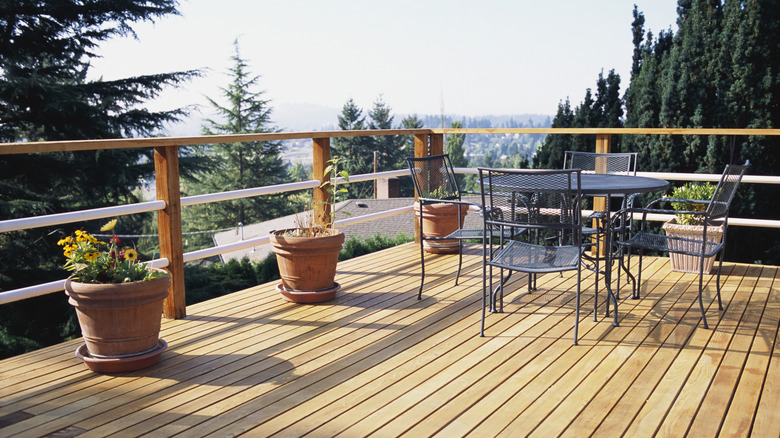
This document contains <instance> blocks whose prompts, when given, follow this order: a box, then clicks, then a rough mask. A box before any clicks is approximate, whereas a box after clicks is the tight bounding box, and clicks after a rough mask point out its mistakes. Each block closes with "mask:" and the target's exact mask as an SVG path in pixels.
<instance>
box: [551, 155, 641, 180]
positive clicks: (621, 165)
mask: <svg viewBox="0 0 780 438" xmlns="http://www.w3.org/2000/svg"><path fill="white" fill-rule="evenodd" d="M638 155H639V154H638V153H637V152H618V153H606V154H602V153H595V152H580V151H566V152H565V153H564V158H563V168H564V169H581V170H582V172H583V173H613V174H618V175H636V162H637V156H638Z"/></svg>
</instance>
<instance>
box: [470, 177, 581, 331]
mask: <svg viewBox="0 0 780 438" xmlns="http://www.w3.org/2000/svg"><path fill="white" fill-rule="evenodd" d="M479 178H480V184H481V193H482V203H483V205H484V206H485V214H484V215H483V222H484V224H485V226H484V228H485V237H486V238H485V239H483V251H482V254H483V257H484V260H485V262H484V264H483V280H482V324H481V326H480V336H484V334H485V315H486V312H487V310H488V309H489V310H491V311H494V312H502V311H503V296H504V281H503V279H504V272H503V271H504V270H505V269H506V270H509V271H510V272H511V271H519V272H525V273H527V274H528V291H529V293H530V292H531V291H532V290H533V289H534V288H535V281H532V277H533V276H535V275H537V274H544V273H548V272H563V271H573V270H576V271H577V291H576V298H575V301H576V304H575V322H574V344H575V345H576V344H577V337H578V327H579V319H580V318H579V312H580V283H581V282H580V280H581V272H582V263H581V257H582V254H583V251H584V248H585V246H584V245H583V243H582V216H581V210H580V209H581V204H582V202H581V200H582V195H581V192H580V171H579V170H546V171H523V170H505V169H486V168H479ZM517 227H521V228H525V229H526V230H527V231H528V233H530V234H531V235H532V236H524V237H527V238H528V240H532V241H531V242H526V241H520V240H516V239H499V241H496V239H489V238H487V236H488V235H489V233H490V232H492V231H497V232H498V234H502V231H503V230H504V229H506V228H517ZM545 237H552V238H545ZM551 242H554V243H551ZM494 268H499V269H500V271H499V272H500V274H499V282H498V283H499V284H498V286H497V287H496V288H494V287H493V282H494V280H493V278H494V277H493V269H494Z"/></svg>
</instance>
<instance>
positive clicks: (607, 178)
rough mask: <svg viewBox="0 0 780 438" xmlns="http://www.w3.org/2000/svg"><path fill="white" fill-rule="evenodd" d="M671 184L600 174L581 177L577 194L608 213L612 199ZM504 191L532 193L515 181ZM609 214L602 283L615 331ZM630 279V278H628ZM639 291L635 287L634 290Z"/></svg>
mask: <svg viewBox="0 0 780 438" xmlns="http://www.w3.org/2000/svg"><path fill="white" fill-rule="evenodd" d="M573 184H576V182H574V181H573ZM669 186H670V184H669V181H666V180H663V179H658V178H648V177H642V176H633V175H613V174H600V173H583V174H581V177H580V192H581V193H582V195H583V196H591V197H605V198H607V202H606V206H607V209H608V210H609V208H610V207H609V206H610V201H611V199H612V196H617V195H620V196H628V195H630V194H633V193H640V194H641V193H650V192H657V191H665V190H667V189H668V188H669ZM493 187H501V182H500V181H493ZM502 188H504V189H505V190H518V191H533V187H532V185H529V186H527V187H524V186H523V184H522V181H521V180H520V181H519V180H518V179H516V178H515V179H514V180H513V182H512V185H506V186H504V187H502ZM610 213H611V212H609V211H607V216H608V217H607V220H606V227H607V228H606V233H605V236H606V237H605V240H606V242H605V245H604V247H605V248H607V250H606V256H605V270H604V283H605V284H606V287H607V296H608V299H607V311H606V315H607V316H609V298H611V299H612V302H613V303H614V304H615V321H614V323H613V325H614V326H616V327H617V325H618V314H617V305H618V302H617V297H616V295H615V294H614V292H613V291H612V284H611V283H612V268H611V266H612V257H613V252H612V250H611V248H612V234H613V233H614V232H615V230H614V229H613V228H612V223H613V221H612V218H611V214H610ZM621 223H625V218H623V220H622V221H621ZM625 270H626V273H627V274H628V275H629V276H631V274H630V273H628V270H627V269H625ZM631 278H633V276H631ZM636 287H638V286H636Z"/></svg>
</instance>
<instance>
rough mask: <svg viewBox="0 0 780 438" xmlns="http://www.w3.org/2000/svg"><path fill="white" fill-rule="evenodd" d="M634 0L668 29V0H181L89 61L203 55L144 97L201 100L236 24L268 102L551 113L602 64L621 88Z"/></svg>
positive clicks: (672, 21)
mask: <svg viewBox="0 0 780 438" xmlns="http://www.w3.org/2000/svg"><path fill="white" fill-rule="evenodd" d="M635 3H636V4H637V6H638V7H639V10H640V11H642V12H644V14H645V19H646V23H645V28H646V29H649V30H652V31H653V34H654V35H657V34H658V32H659V31H660V30H666V29H669V28H670V27H671V28H672V29H673V30H675V31H676V29H677V27H676V16H677V14H676V4H677V2H676V1H675V0H636V1H628V0H384V1H374V0H327V1H325V0H274V1H269V0H224V1H219V2H217V1H213V0H182V1H181V5H180V9H179V10H180V11H181V16H177V17H172V16H171V17H165V18H163V19H161V20H158V21H157V23H154V24H147V23H144V24H138V25H135V26H134V29H135V30H136V32H137V34H138V40H133V39H132V38H122V39H115V40H111V41H108V42H105V43H103V44H102V45H101V47H100V50H99V53H100V54H101V55H102V56H103V58H102V59H98V60H95V61H94V62H93V69H92V75H93V77H98V76H102V77H103V78H104V79H115V78H121V77H128V76H132V75H139V74H151V73H160V72H169V71H178V70H188V69H204V77H203V78H200V79H197V80H195V81H192V82H190V83H188V84H186V85H185V86H184V87H183V88H182V89H181V90H177V91H171V92H166V93H165V94H164V95H163V96H162V97H161V99H160V100H159V102H156V103H154V104H153V105H150V107H151V108H153V109H170V108H174V107H179V106H184V105H191V104H199V105H202V110H203V111H204V112H205V113H208V108H209V107H208V105H206V99H205V97H204V96H209V97H212V98H215V99H216V100H218V101H220V100H221V98H220V96H221V95H220V93H221V92H220V87H223V86H226V85H227V84H228V82H229V77H228V76H227V75H226V71H227V69H228V68H229V67H230V66H231V61H230V57H231V56H232V54H233V41H234V40H235V39H236V38H238V39H239V43H240V50H241V55H242V57H243V58H245V59H246V60H247V61H248V63H249V65H250V68H251V72H252V73H253V74H255V75H261V76H262V77H261V79H260V88H261V89H263V90H265V91H266V94H265V96H266V97H267V98H269V99H271V100H272V106H273V105H280V104H284V103H307V104H312V105H321V106H327V107H333V108H338V109H340V108H341V107H342V106H343V105H344V103H345V102H346V101H347V100H348V99H350V98H352V99H354V100H355V102H356V103H357V104H358V106H360V107H361V108H364V109H366V110H368V109H369V108H370V107H371V105H372V103H373V102H374V101H375V100H376V99H377V97H378V96H380V95H381V96H383V99H384V101H385V102H386V103H387V104H388V105H389V106H390V107H391V109H392V111H393V113H394V114H439V113H440V112H441V107H442V102H443V106H444V111H445V112H446V113H447V114H457V115H487V114H523V113H538V114H554V113H555V111H556V109H557V105H558V103H559V102H560V101H561V100H564V99H566V97H569V98H570V99H571V102H572V105H573V106H575V105H577V104H578V103H580V102H581V100H582V98H583V96H584V94H585V89H586V88H595V84H596V80H597V78H598V74H599V72H601V71H602V70H603V71H604V73H605V75H606V73H607V72H608V71H609V70H610V69H615V71H616V72H617V73H619V74H620V76H621V93H622V92H623V91H624V89H625V86H626V85H627V83H628V80H629V69H630V67H631V55H632V49H633V46H632V42H631V39H632V36H631V21H632V9H633V5H634V4H635ZM398 121H399V119H398V118H396V122H398Z"/></svg>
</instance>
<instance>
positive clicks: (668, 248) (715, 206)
mask: <svg viewBox="0 0 780 438" xmlns="http://www.w3.org/2000/svg"><path fill="white" fill-rule="evenodd" d="M748 167H750V161H747V162H745V164H744V165H741V166H736V165H728V166H726V169H725V170H724V171H723V175H721V177H720V181H719V182H718V186H717V188H716V189H715V194H714V195H713V196H712V199H710V200H709V201H697V200H690V199H673V198H660V199H656V200H655V201H652V202H651V203H649V204H648V205H647V207H646V208H628V209H626V210H625V213H626V214H627V215H630V214H634V213H641V214H642V220H641V224H640V227H639V230H638V231H637V232H636V233H635V234H634V235H632V236H631V237H630V238H628V239H626V240H623V241H619V242H618V244H619V245H622V246H624V247H626V248H628V249H629V250H630V249H631V248H636V249H639V271H638V273H637V288H636V293H635V297H636V298H638V297H639V286H640V285H641V284H642V255H643V254H644V251H645V250H654V251H664V252H669V253H676V254H687V255H694V256H699V257H701V259H700V261H699V262H700V265H699V308H700V309H701V318H702V322H703V325H704V328H709V326H708V325H707V316H706V314H705V312H704V301H703V298H702V292H703V287H704V279H703V277H704V263H705V258H707V257H713V256H715V255H716V254H718V252H720V261H719V263H718V274H717V278H716V282H715V283H716V289H717V295H718V308H719V309H720V310H723V303H722V302H721V298H720V270H721V267H722V266H723V252H724V251H723V248H724V247H725V246H726V230H727V228H728V222H729V207H730V206H731V201H732V200H733V199H734V195H735V194H736V192H737V187H738V186H739V183H740V181H741V180H742V176H743V175H744V174H745V172H746V171H747V169H748ZM661 202H670V203H671V202H684V203H699V204H705V205H706V209H705V210H704V211H678V210H664V209H659V208H654V207H655V206H656V205H657V204H659V203H661ZM649 213H655V214H690V215H694V216H699V217H700V218H701V223H702V232H701V237H696V236H689V237H690V238H688V237H686V238H681V237H672V236H667V235H664V234H655V233H651V232H649V231H648V230H647V215H648V214H649ZM721 225H722V226H723V238H722V239H721V241H720V242H713V241H710V240H708V239H707V232H708V228H711V227H720V226H721Z"/></svg>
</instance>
